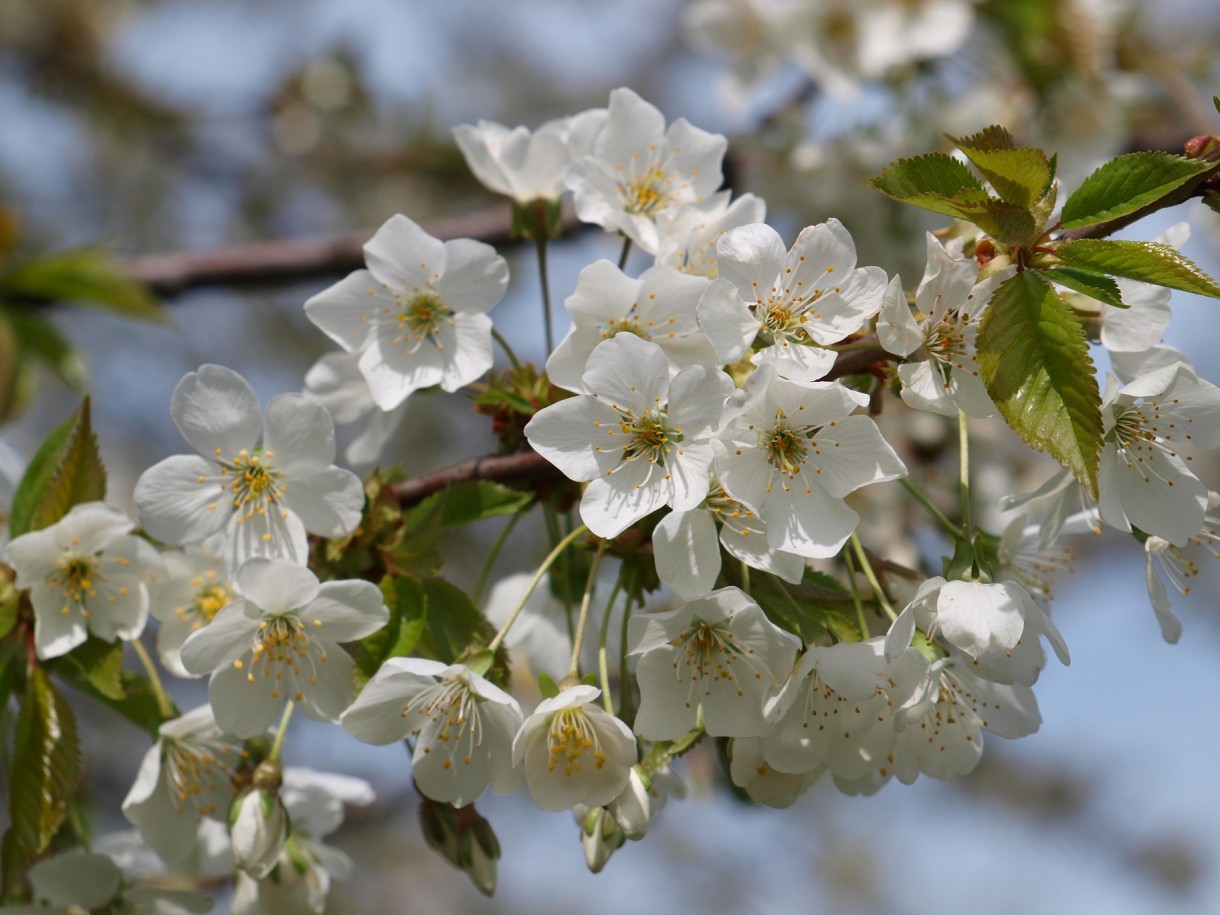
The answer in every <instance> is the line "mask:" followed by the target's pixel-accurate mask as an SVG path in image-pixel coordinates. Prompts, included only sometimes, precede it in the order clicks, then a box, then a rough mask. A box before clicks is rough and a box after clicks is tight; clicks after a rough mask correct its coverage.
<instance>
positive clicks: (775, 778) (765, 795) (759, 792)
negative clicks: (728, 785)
mask: <svg viewBox="0 0 1220 915" xmlns="http://www.w3.org/2000/svg"><path fill="white" fill-rule="evenodd" d="M763 742H764V741H763V738H761V737H738V738H736V739H735V740H731V741H729V747H728V757H729V778H730V779H732V781H733V784H734V785H736V786H737V787H738V788H740V789H741V790H742V791H744V792H745V793H746V795H747V796H749V798H750V800H752V801H753V802H754V803H755V804H762V805H763V806H765V807H772V808H775V809H777V810H782V809H783V808H785V807H791V806H792V805H793V804H795V803H796V801H797V799H798V798H799V797H800V796H801V795H802V794H804V793H805V792H806V791H808V790H809V789H810V788H811V787H812V786H813V783H814V782H816V781H817V780H818V779H819V778H821V777H822V774H823V773H824V772H825V771H826V769H825V767H824V766H815V767H813V768H811V769H807V770H806V771H804V772H780V771H779V770H778V769H775V768H772V767H771V765H770V764H769V763H768V762H767V760H766V759H765V758H764V757H763Z"/></svg>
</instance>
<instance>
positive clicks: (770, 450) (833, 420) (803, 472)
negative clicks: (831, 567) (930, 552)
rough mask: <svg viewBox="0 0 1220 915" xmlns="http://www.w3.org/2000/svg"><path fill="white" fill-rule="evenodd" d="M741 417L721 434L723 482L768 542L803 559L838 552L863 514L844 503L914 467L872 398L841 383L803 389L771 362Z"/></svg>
mask: <svg viewBox="0 0 1220 915" xmlns="http://www.w3.org/2000/svg"><path fill="white" fill-rule="evenodd" d="M746 394H747V399H746V402H745V404H744V406H743V407H742V409H741V412H740V413H739V414H738V415H737V416H735V417H734V418H733V419H732V420H731V421H730V422H729V423H728V424H727V425H726V427H725V430H724V431H723V432H722V433H721V441H722V442H723V443H724V445H725V453H724V456H723V458H722V459H721V460H720V461H719V462H718V464H719V469H720V482H721V483H722V484H723V485H724V489H725V492H727V493H728V494H729V495H730V496H731V497H732V498H734V499H736V500H737V501H739V502H741V503H742V504H744V505H746V506H748V507H749V508H750V509H752V510H753V511H754V512H755V513H756V514H757V515H758V516H759V517H760V518H761V519H762V520H763V521H764V522H765V523H766V525H767V543H768V544H769V545H770V546H771V547H772V548H773V549H776V550H784V551H785V552H789V553H796V554H798V555H800V556H810V557H827V556H833V555H835V554H836V553H837V552H838V551H839V549H840V548H841V547H842V546H843V544H844V543H845V542H846V540H847V538H848V537H849V536H850V535H851V532H852V531H853V530H855V527H856V524H857V522H858V521H859V520H860V519H859V516H858V515H857V514H856V513H855V512H854V511H852V510H851V509H850V508H848V507H847V505H846V504H845V503H844V502H843V499H844V498H845V497H846V496H847V495H848V494H849V493H851V492H854V491H855V490H857V489H859V488H860V487H861V486H865V485H867V484H869V483H880V482H883V481H885V480H894V479H897V478H898V477H901V476H905V475H906V467H905V466H904V465H903V463H902V461H901V460H899V459H898V455H897V454H895V453H894V449H893V448H891V447H890V446H889V444H888V443H887V442H886V441H885V439H883V438H882V437H881V432H880V431H879V430H878V429H877V425H876V423H874V422H873V421H872V420H871V419H869V418H868V417H867V416H852V415H850V414H851V413H852V411H853V410H855V409H856V408H857V407H858V406H863V405H864V404H866V403H867V402H868V397H867V396H866V395H864V394H860V393H858V392H855V391H850V390H848V389H847V388H845V387H843V386H842V385H841V384H838V383H834V382H812V383H809V384H797V383H795V382H791V381H784V380H783V379H781V378H777V377H775V372H774V369H773V368H772V367H771V366H770V365H766V366H763V367H762V368H760V369H758V370H757V371H755V372H754V374H752V375H751V376H750V378H749V380H748V381H747V382H746Z"/></svg>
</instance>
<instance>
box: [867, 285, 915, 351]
mask: <svg viewBox="0 0 1220 915" xmlns="http://www.w3.org/2000/svg"><path fill="white" fill-rule="evenodd" d="M877 339H878V340H880V341H881V345H882V346H883V347H885V349H886V351H887V352H891V353H893V354H894V355H896V356H909V355H911V353H913V352H915V350H917V349H919V348H920V347H921V346H923V342H924V340H923V331H922V330H920V328H919V325H918V324H917V323H916V322H915V316H914V315H913V314H911V306H910V305H908V304H907V297H906V293H904V292H903V291H902V279H901V277H898V276H895V277H893V278H892V279H891V280H890V284H889V285H888V286H887V287H886V288H885V295H883V296H882V298H881V311H880V312H879V313H878V315H877Z"/></svg>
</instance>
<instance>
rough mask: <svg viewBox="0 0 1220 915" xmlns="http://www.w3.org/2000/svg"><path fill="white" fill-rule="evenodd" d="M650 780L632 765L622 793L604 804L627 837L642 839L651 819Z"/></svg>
mask: <svg viewBox="0 0 1220 915" xmlns="http://www.w3.org/2000/svg"><path fill="white" fill-rule="evenodd" d="M651 792H652V782H651V780H650V779H649V778H648V776H647V775H645V774H644V772H643V770H642V769H640V767H639V766H633V767H632V769H631V774H630V777H629V779H628V781H627V787H626V788H624V789H623V793H622V794H620V795H619V796H618V797H616V798H615V799H614V800H612V801H611V802H610V803H609V804H607V805H606V809H607V810H608V811H609V812H610V814H611V815H612V816H613V817H614V821H615V822H616V823H617V824H618V828H619V829H621V830H622V831H623V835H624V836H626V837H627V838H628V839H632V840H635V839H642V838H644V833H646V832H647V831H648V823H649V821H650V820H651V819H652V813H653V810H652V802H653V798H652V793H651Z"/></svg>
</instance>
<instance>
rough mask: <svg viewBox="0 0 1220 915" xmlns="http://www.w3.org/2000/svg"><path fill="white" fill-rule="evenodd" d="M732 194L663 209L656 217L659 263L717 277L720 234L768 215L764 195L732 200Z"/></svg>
mask: <svg viewBox="0 0 1220 915" xmlns="http://www.w3.org/2000/svg"><path fill="white" fill-rule="evenodd" d="M730 194H731V192H730V191H720V192H719V193H717V194H713V195H712V196H711V197H709V198H708V199H707V200H705V201H703V202H702V203H694V204H690V205H688V206H681V207H674V208H672V209H668V210H664V211H662V212H661V214H660V215H659V216H658V217H657V232H658V235H659V236H660V238H659V241H658V243H657V263H658V264H662V265H664V266H667V267H673V268H674V269H675V270H680V271H681V272H682V273H689V274H691V275H692V276H706V277H715V276H716V275H717V274H718V273H719V265H718V264H717V260H716V244H717V242H719V241H720V236H722V235H723V234H724V233H725V232H727V231H728V230H729V229H735V228H737V227H738V226H745V225H749V224H750V223H755V222H762V221H763V220H764V219H766V218H767V203H766V201H765V200H763V199H762V198H760V197H755V196H754V195H753V194H742V195H741V196H740V197H738V198H737V199H736V200H734V201H732V202H731V203H730V202H729V200H730Z"/></svg>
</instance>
